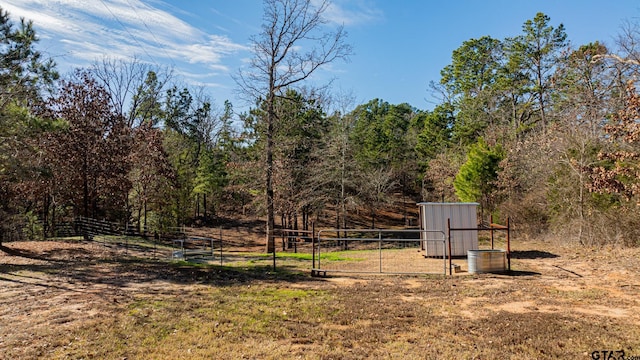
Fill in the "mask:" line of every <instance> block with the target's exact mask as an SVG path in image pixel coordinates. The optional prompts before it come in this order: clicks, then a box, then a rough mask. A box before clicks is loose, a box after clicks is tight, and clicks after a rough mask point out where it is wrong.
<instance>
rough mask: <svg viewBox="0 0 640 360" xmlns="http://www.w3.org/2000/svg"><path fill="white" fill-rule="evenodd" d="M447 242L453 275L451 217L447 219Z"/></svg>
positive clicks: (450, 269) (450, 272) (450, 270)
mask: <svg viewBox="0 0 640 360" xmlns="http://www.w3.org/2000/svg"><path fill="white" fill-rule="evenodd" d="M447 243H448V244H449V275H453V266H452V264H451V219H447Z"/></svg>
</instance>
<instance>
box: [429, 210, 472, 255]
mask: <svg viewBox="0 0 640 360" xmlns="http://www.w3.org/2000/svg"><path fill="white" fill-rule="evenodd" d="M418 206H419V207H420V229H421V230H438V231H442V232H444V234H445V235H447V233H448V227H447V220H450V221H451V227H452V228H467V229H470V228H476V227H477V226H478V219H477V216H478V215H477V207H478V203H433V202H423V203H418ZM426 236H428V235H427V234H424V233H423V234H421V239H422V240H427V238H426ZM449 240H450V241H451V256H467V250H475V249H477V248H478V232H477V231H456V232H452V233H451V239H449ZM423 244H424V246H423V247H424V250H425V256H429V257H433V256H443V255H447V254H446V253H447V249H446V248H445V249H443V248H442V245H441V244H438V243H436V242H433V241H424V242H423Z"/></svg>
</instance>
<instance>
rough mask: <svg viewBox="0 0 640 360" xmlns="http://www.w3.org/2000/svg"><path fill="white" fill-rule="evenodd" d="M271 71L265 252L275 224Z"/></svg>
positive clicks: (271, 249)
mask: <svg viewBox="0 0 640 360" xmlns="http://www.w3.org/2000/svg"><path fill="white" fill-rule="evenodd" d="M274 71H275V70H273V69H272V71H271V75H272V76H271V81H270V89H269V90H270V91H269V98H268V100H267V143H266V145H265V153H266V164H265V165H266V166H265V167H266V174H265V185H266V186H265V187H266V195H267V253H272V252H274V251H275V236H274V232H273V228H274V226H275V211H274V208H273V197H274V196H273V122H274V120H275V109H274V101H275V88H274V87H273V83H274V81H275V80H274V79H273V73H274Z"/></svg>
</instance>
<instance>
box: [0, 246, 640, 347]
mask: <svg viewBox="0 0 640 360" xmlns="http://www.w3.org/2000/svg"><path fill="white" fill-rule="evenodd" d="M514 249H516V250H517V251H516V252H515V253H514V259H513V262H512V265H513V268H514V269H515V270H516V271H514V273H513V274H511V275H475V276H454V277H442V276H437V277H419V276H362V277H333V278H331V277H330V278H326V279H324V278H321V279H318V278H311V277H309V276H308V275H307V274H308V271H306V270H305V269H296V268H295V265H293V263H292V265H291V266H289V267H286V268H283V269H281V270H278V271H276V272H273V271H271V270H270V268H268V267H262V266H256V265H252V264H247V265H246V266H244V267H237V268H230V267H218V266H197V267H196V266H188V265H184V264H182V265H180V264H175V265H170V264H168V263H166V262H163V261H151V260H143V259H137V258H134V257H126V258H123V257H114V256H113V254H111V253H109V252H107V251H105V250H104V248H103V247H101V246H97V245H96V244H94V243H77V242H76V243H64V242H58V243H56V242H46V243H44V242H39V243H35V242H25V243H9V244H6V247H5V248H2V249H0V354H1V355H0V358H6V359H41V358H50V359H89V358H96V359H125V358H126V359H232V358H236V359H240V358H249V359H282V358H293V359H295V358H301V359H362V358H387V359H424V358H439V359H453V358H462V359H471V358H476V359H498V358H518V359H557V358H578V359H588V358H591V353H592V352H593V351H596V350H624V352H625V354H626V356H627V358H628V357H630V356H633V355H640V297H639V296H638V295H639V290H640V276H639V275H640V266H639V264H638V260H637V259H638V258H639V256H640V251H639V250H637V249H620V248H572V247H562V246H557V245H552V244H549V243H541V242H529V243H520V244H514ZM301 264H306V263H301Z"/></svg>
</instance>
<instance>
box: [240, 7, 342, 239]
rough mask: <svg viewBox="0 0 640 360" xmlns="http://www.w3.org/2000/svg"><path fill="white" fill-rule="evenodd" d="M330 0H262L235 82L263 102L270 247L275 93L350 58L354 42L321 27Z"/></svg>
mask: <svg viewBox="0 0 640 360" xmlns="http://www.w3.org/2000/svg"><path fill="white" fill-rule="evenodd" d="M329 5H330V3H329V1H327V0H322V1H314V0H264V23H263V25H262V31H261V32H260V33H259V34H258V35H256V36H253V37H251V39H250V41H251V43H252V47H253V58H252V59H251V62H250V65H249V68H248V69H246V70H244V69H241V70H240V72H239V73H238V76H237V77H236V79H235V80H236V82H237V84H238V86H239V88H240V90H241V92H242V93H243V94H244V95H246V96H247V97H248V98H251V99H258V100H261V101H263V102H264V106H265V109H266V115H265V117H264V119H262V121H264V122H265V127H264V128H265V134H264V136H265V139H266V142H265V188H266V202H267V229H266V230H267V252H273V251H274V249H275V237H274V232H273V229H274V226H275V212H274V205H273V199H274V191H273V149H274V146H275V144H274V141H273V140H274V139H273V135H274V123H275V122H276V121H277V120H278V118H277V113H276V109H275V101H276V98H277V97H282V96H284V94H285V92H286V90H287V89H288V88H293V87H295V86H297V85H300V84H301V83H302V82H303V81H305V80H307V79H309V77H310V76H311V74H313V73H314V72H315V71H316V70H318V69H319V68H320V67H322V66H323V65H326V64H329V63H331V62H333V61H335V60H338V59H347V58H348V56H349V55H350V54H351V52H352V49H351V46H350V45H348V44H347V43H346V42H345V39H346V33H345V32H344V29H343V27H342V26H340V27H338V28H337V29H335V30H334V31H328V32H323V30H324V28H325V25H326V24H327V20H326V19H325V18H324V17H323V14H324V13H325V12H326V11H327V9H328V8H329Z"/></svg>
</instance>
